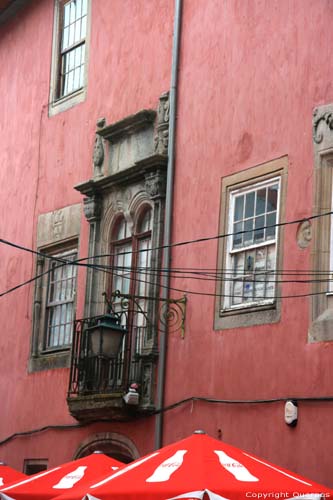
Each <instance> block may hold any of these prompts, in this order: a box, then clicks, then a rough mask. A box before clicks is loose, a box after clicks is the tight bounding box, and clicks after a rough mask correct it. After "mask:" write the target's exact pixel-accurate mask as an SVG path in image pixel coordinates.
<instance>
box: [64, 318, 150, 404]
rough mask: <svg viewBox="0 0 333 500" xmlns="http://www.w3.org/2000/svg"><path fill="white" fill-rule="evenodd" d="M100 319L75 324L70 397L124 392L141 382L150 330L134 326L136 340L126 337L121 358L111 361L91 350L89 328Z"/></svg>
mask: <svg viewBox="0 0 333 500" xmlns="http://www.w3.org/2000/svg"><path fill="white" fill-rule="evenodd" d="M98 319H99V317H98V316H97V317H94V318H88V319H80V320H76V321H75V322H74V334H73V346H72V360H71V369H70V382H69V390H68V396H69V397H73V396H76V395H80V396H83V395H89V394H110V393H114V392H122V391H125V390H126V389H127V388H128V387H129V385H130V384H131V383H133V382H139V381H140V380H141V354H142V349H143V345H144V338H145V335H146V331H147V328H146V327H141V326H140V327H139V326H132V329H131V337H132V339H131V340H132V341H131V342H130V343H129V342H128V341H127V339H126V338H124V340H123V345H122V348H121V349H120V352H119V354H118V356H117V357H116V358H110V357H108V356H106V355H96V354H94V353H93V352H92V349H91V345H90V344H91V339H90V335H89V328H91V327H92V326H94V325H95V324H96V323H97V321H98Z"/></svg>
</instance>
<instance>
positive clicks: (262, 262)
mask: <svg viewBox="0 0 333 500" xmlns="http://www.w3.org/2000/svg"><path fill="white" fill-rule="evenodd" d="M266 251H267V248H266V247H262V248H258V249H257V250H256V257H255V271H256V272H257V271H259V272H260V271H265V269H266Z"/></svg>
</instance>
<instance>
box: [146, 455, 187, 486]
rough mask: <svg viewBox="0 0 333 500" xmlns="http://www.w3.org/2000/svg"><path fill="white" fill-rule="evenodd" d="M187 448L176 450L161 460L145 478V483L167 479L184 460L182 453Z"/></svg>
mask: <svg viewBox="0 0 333 500" xmlns="http://www.w3.org/2000/svg"><path fill="white" fill-rule="evenodd" d="M187 451H188V450H178V451H176V453H175V454H174V455H172V456H171V457H169V458H167V459H166V460H164V462H162V463H161V464H160V465H159V466H158V467H157V468H156V469H155V470H154V472H153V474H152V475H151V476H150V477H148V479H146V483H162V482H164V481H169V479H170V477H171V475H172V474H173V473H174V472H176V470H178V469H179V467H180V466H181V465H182V463H183V460H184V455H185V453H187Z"/></svg>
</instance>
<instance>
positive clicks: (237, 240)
mask: <svg viewBox="0 0 333 500" xmlns="http://www.w3.org/2000/svg"><path fill="white" fill-rule="evenodd" d="M242 231H243V223H242V222H237V223H236V224H234V229H233V233H234V235H233V248H237V247H240V246H242V244H243V236H244V234H243V233H242ZM239 233H241V234H239Z"/></svg>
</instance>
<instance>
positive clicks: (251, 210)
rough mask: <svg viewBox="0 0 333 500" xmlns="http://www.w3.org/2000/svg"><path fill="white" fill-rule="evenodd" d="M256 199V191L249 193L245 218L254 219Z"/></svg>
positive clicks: (246, 199)
mask: <svg viewBox="0 0 333 500" xmlns="http://www.w3.org/2000/svg"><path fill="white" fill-rule="evenodd" d="M254 199H255V193H254V191H252V192H251V193H247V195H246V198H245V218H247V217H253V215H254Z"/></svg>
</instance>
